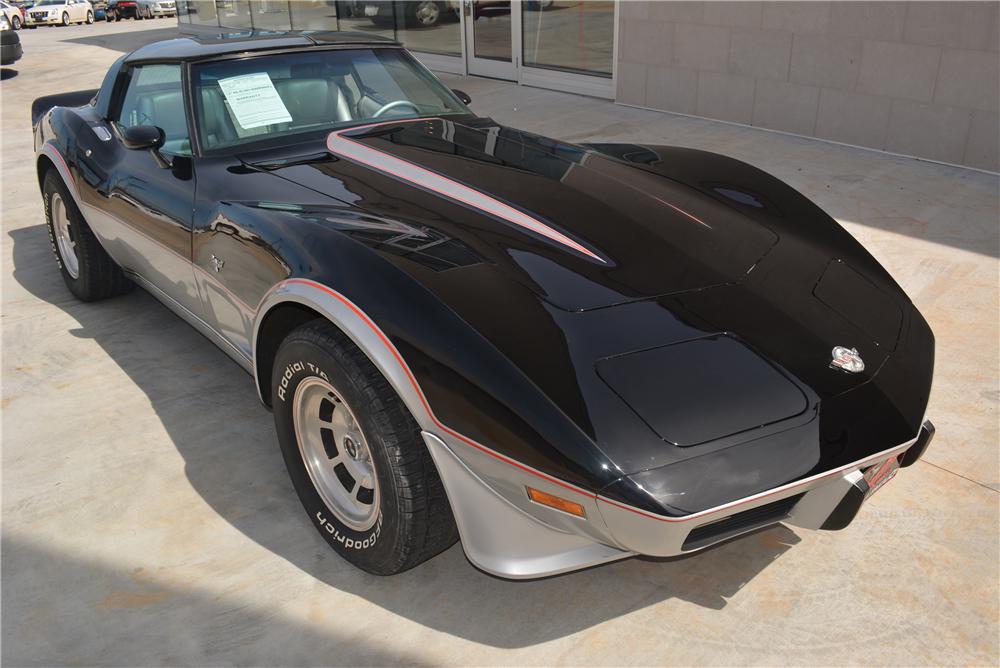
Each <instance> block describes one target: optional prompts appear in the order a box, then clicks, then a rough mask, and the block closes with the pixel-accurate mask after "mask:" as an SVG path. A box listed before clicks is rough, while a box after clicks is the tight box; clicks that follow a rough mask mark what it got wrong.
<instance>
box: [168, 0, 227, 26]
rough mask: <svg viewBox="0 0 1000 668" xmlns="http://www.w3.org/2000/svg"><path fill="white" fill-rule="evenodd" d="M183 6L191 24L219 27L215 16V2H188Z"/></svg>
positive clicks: (194, 0) (213, 0) (190, 0)
mask: <svg viewBox="0 0 1000 668" xmlns="http://www.w3.org/2000/svg"><path fill="white" fill-rule="evenodd" d="M179 4H180V3H178V5H179ZM185 4H186V5H187V15H188V16H189V17H190V19H191V23H194V24H197V25H207V26H217V25H219V19H218V17H217V16H216V15H215V0H189V1H188V2H186V3H185Z"/></svg>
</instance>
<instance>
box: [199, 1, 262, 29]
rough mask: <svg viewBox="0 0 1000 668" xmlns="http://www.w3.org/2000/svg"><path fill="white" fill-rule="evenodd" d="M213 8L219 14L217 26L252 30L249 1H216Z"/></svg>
mask: <svg viewBox="0 0 1000 668" xmlns="http://www.w3.org/2000/svg"><path fill="white" fill-rule="evenodd" d="M206 4H207V3H206ZM215 6H216V8H217V10H218V12H219V25H221V26H222V27H224V28H248V29H249V28H253V23H252V21H251V19H250V2H249V0H216V2H215Z"/></svg>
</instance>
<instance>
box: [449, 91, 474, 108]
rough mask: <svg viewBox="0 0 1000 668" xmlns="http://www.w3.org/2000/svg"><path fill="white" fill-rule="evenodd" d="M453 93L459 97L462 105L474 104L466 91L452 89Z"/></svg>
mask: <svg viewBox="0 0 1000 668" xmlns="http://www.w3.org/2000/svg"><path fill="white" fill-rule="evenodd" d="M451 92H452V93H454V94H455V95H457V96H458V99H459V100H461V101H462V104H469V103H470V102H472V98H471V97H469V94H468V93H466V92H465V91H464V90H458V89H457V88H452V89H451Z"/></svg>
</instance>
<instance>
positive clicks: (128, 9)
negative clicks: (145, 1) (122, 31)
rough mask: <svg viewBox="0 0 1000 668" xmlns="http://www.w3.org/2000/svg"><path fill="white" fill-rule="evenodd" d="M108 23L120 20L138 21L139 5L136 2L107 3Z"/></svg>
mask: <svg viewBox="0 0 1000 668" xmlns="http://www.w3.org/2000/svg"><path fill="white" fill-rule="evenodd" d="M106 18H107V20H108V21H121V20H122V19H140V18H142V17H141V16H139V3H138V2H137V0H110V1H109V2H108V9H107V16H106Z"/></svg>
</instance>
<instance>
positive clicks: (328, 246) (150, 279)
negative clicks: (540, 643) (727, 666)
mask: <svg viewBox="0 0 1000 668" xmlns="http://www.w3.org/2000/svg"><path fill="white" fill-rule="evenodd" d="M469 102H470V100H469V97H468V95H466V94H464V93H462V92H460V91H452V90H449V89H448V88H446V87H445V86H444V85H443V84H442V83H441V82H440V81H438V80H437V79H436V78H435V77H434V76H433V75H432V74H431V73H430V72H428V71H427V70H426V69H425V68H424V67H423V66H421V65H420V64H419V63H418V62H417V61H416V60H415V59H414V58H413V57H412V56H411V55H410V54H409V53H408V52H407V51H406V50H405V49H403V48H402V47H401V46H400V45H399V44H398V43H396V42H393V41H390V40H383V39H380V38H377V37H373V36H371V35H363V34H351V33H335V32H288V33H244V34H229V35H225V36H222V35H220V36H198V37H182V38H178V39H171V40H167V41H162V42H156V43H153V44H149V45H146V46H143V47H142V48H140V49H138V50H136V51H134V52H132V53H129V54H127V55H125V56H123V57H122V58H120V59H119V60H118V61H117V62H116V63H115V64H114V65H113V66H112V67H111V68H110V70H109V71H108V73H107V75H106V77H105V79H104V82H103V84H102V85H101V87H100V89H98V90H87V91H77V92H73V93H65V94H62V95H55V96H49V97H44V98H40V99H38V100H36V101H35V102H34V104H33V106H32V112H31V113H32V122H33V131H34V142H35V147H36V149H37V171H38V183H39V186H40V188H41V192H42V197H43V202H44V210H45V217H46V220H47V223H48V228H49V232H50V235H51V242H52V248H53V251H54V256H55V260H56V264H57V265H58V269H59V271H60V272H61V274H62V277H63V279H64V280H65V283H66V285H67V287H68V289H69V290H70V292H72V293H73V294H74V295H75V296H76V297H78V298H79V299H81V300H84V301H92V300H98V299H104V298H109V297H113V296H115V295H120V294H122V293H125V292H127V291H128V290H130V289H131V288H132V287H133V286H134V285H139V286H141V287H142V288H144V289H145V290H147V291H148V292H149V293H151V294H152V295H153V296H154V297H156V298H157V299H159V300H160V301H161V302H163V303H164V304H165V305H166V306H167V307H169V308H170V309H172V310H173V311H174V312H176V313H177V314H178V315H179V316H180V317H182V318H183V319H185V320H186V321H188V322H189V323H190V324H191V325H193V326H194V327H195V328H196V329H197V330H198V331H200V332H201V333H203V334H204V335H205V336H206V337H207V338H208V339H210V340H211V341H213V342H214V343H215V344H217V345H218V346H219V347H220V348H221V349H222V350H223V351H224V352H225V353H227V354H228V355H229V356H230V357H231V358H232V359H233V360H235V362H236V363H237V364H239V365H240V366H241V367H243V368H244V369H245V370H246V371H247V372H248V373H249V374H250V375H251V376H252V378H253V382H254V383H255V384H256V387H257V390H258V392H259V394H260V398H261V400H262V402H263V403H264V405H265V406H267V407H268V408H269V409H270V410H271V411H273V414H274V423H275V427H276V431H277V440H278V443H279V444H280V448H281V451H282V454H283V458H284V461H285V464H286V466H287V469H288V472H289V474H290V476H291V479H292V481H293V483H294V487H295V489H296V491H297V493H298V495H299V497H300V498H301V501H302V504H303V506H304V507H305V511H306V513H307V515H308V517H309V519H310V521H311V522H312V523H313V524H314V525H315V527H316V529H317V530H318V531H319V533H320V534H321V535H322V536H323V538H325V539H326V541H327V542H328V543H329V544H330V546H332V547H333V549H334V550H336V551H337V552H338V553H339V554H340V555H342V556H343V557H344V558H345V559H347V560H348V561H349V562H351V563H352V564H355V565H356V566H358V567H360V568H362V569H364V570H366V571H368V572H371V573H377V574H393V573H397V572H400V571H403V570H405V569H408V568H411V567H413V566H416V565H417V564H419V563H421V562H423V561H425V560H427V559H429V558H431V557H433V556H434V555H436V554H438V553H439V552H441V551H442V550H444V549H446V548H448V547H449V546H451V545H452V544H453V543H454V542H455V541H456V540H459V539H460V540H461V543H462V547H463V548H464V550H465V553H466V555H467V556H468V558H469V560H470V561H471V562H472V563H473V564H474V565H475V566H477V567H479V568H480V569H482V570H485V571H487V572H489V573H493V574H496V575H499V576H503V577H507V578H532V577H540V576H547V575H552V574H557V573H562V572H566V571H572V570H575V569H579V568H584V567H588V566H593V565H596V564H601V563H604V562H609V561H612V560H616V559H621V558H625V557H629V556H633V555H653V556H670V555H681V554H686V553H690V552H695V551H697V550H700V549H702V548H705V547H707V546H710V545H713V544H715V543H719V542H721V541H725V540H729V539H731V538H733V537H735V536H739V535H741V534H745V533H748V532H751V531H755V530H757V529H760V528H762V527H767V526H771V525H774V524H776V523H779V522H784V523H787V524H790V525H793V526H796V527H802V528H806V529H824V530H834V529H841V528H843V527H845V526H847V525H848V524H849V523H850V522H851V521H852V520H853V519H854V517H855V516H856V515H857V513H858V512H859V510H860V509H861V508H862V506H863V504H864V503H865V502H866V500H867V499H869V498H870V497H871V495H872V494H873V493H874V492H875V491H876V490H878V489H879V488H880V487H881V486H882V485H883V484H885V483H886V482H887V481H888V480H890V479H892V478H893V477H894V476H895V475H896V474H897V472H898V471H899V469H900V468H902V467H907V466H910V465H911V464H913V463H914V462H915V461H916V460H917V459H918V458H919V457H921V455H922V454H923V453H924V451H925V450H926V448H927V447H928V444H929V443H930V441H931V438H932V436H933V433H934V429H933V426H932V425H931V423H930V422H928V421H926V420H925V411H926V407H927V401H928V393H929V391H930V386H931V377H932V372H933V361H934V360H933V358H934V337H933V335H932V333H931V330H930V328H929V327H928V325H927V323H926V322H925V320H924V318H923V317H921V315H920V313H919V312H918V311H917V309H916V308H915V307H914V306H913V304H912V303H911V302H910V300H909V299H908V298H907V297H906V295H905V294H904V292H903V291H902V290H901V289H900V287H899V286H898V285H897V284H896V283H895V282H894V281H893V280H892V278H891V277H890V276H889V275H888V274H887V273H886V271H885V270H884V269H883V268H882V267H881V266H880V265H879V264H878V263H877V262H876V261H875V260H874V259H873V258H872V256H871V255H869V253H867V252H866V251H865V249H864V248H863V247H862V246H861V245H860V244H859V243H858V242H857V241H856V240H855V239H854V238H852V237H851V236H850V235H849V234H848V233H847V232H846V231H845V230H844V229H843V228H841V227H840V226H839V225H838V224H837V223H836V222H835V221H834V220H833V219H832V218H831V217H830V216H828V215H827V214H825V213H824V212H823V211H822V210H820V209H819V208H818V207H817V206H816V205H815V204H813V203H812V202H810V201H809V200H808V199H807V198H806V197H804V196H803V195H801V194H799V193H798V192H796V191H795V190H794V189H793V188H791V187H790V186H788V185H787V184H785V183H783V182H782V181H781V180H779V179H777V178H775V177H773V176H770V175H769V174H767V173H765V172H763V171H761V170H759V169H757V168H755V167H753V166H751V165H748V164H746V163H743V162H740V161H738V160H734V159H732V158H728V157H725V156H722V155H716V154H713V153H707V152H704V151H699V150H694V149H690V148H680V147H672V146H660V145H637V144H623V143H618V144H613V143H593V144H572V143H567V142H564V141H559V140H556V139H550V138H547V137H542V136H539V135H536V134H533V133H530V132H525V131H521V130H517V129H514V128H511V127H505V126H503V125H500V124H499V123H497V122H495V121H494V120H492V119H490V118H484V117H480V116H477V115H476V114H474V113H473V112H472V111H470V109H469V108H468V107H467V106H466V105H467V104H468V103H469ZM149 353H150V354H151V355H155V354H156V353H155V351H149ZM164 363H167V364H169V360H164ZM205 419H206V421H207V422H210V420H211V416H209V415H206V416H205ZM206 426H207V425H206Z"/></svg>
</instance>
